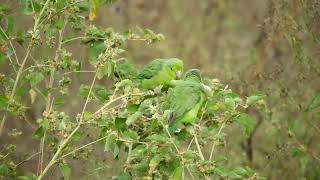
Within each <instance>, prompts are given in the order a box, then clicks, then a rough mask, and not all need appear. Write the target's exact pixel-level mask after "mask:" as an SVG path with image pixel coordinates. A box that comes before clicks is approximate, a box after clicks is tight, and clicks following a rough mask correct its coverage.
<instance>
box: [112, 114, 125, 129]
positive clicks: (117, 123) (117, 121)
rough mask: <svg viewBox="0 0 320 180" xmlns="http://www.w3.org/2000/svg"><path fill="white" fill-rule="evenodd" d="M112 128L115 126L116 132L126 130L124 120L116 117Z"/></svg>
mask: <svg viewBox="0 0 320 180" xmlns="http://www.w3.org/2000/svg"><path fill="white" fill-rule="evenodd" d="M114 126H115V128H116V130H118V131H123V130H125V129H126V118H119V117H116V119H115V120H114Z"/></svg>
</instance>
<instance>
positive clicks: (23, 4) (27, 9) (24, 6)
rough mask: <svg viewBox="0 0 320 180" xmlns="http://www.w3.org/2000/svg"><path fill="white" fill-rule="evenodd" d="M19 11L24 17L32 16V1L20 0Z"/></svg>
mask: <svg viewBox="0 0 320 180" xmlns="http://www.w3.org/2000/svg"><path fill="white" fill-rule="evenodd" d="M19 11H20V13H21V14H23V15H30V14H31V13H32V12H33V10H32V5H31V0H20V8H19Z"/></svg>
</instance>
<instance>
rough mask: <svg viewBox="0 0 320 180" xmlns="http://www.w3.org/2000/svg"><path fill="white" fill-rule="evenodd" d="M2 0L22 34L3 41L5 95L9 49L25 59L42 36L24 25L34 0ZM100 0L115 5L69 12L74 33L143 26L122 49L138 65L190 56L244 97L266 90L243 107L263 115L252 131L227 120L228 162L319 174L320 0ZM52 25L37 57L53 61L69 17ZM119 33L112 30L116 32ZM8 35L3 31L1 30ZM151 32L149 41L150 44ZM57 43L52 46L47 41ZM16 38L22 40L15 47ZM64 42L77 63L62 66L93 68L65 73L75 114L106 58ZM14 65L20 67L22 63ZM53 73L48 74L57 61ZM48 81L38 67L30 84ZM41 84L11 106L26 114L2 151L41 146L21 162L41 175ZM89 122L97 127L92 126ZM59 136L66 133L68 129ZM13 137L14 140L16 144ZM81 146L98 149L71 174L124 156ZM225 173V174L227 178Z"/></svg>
mask: <svg viewBox="0 0 320 180" xmlns="http://www.w3.org/2000/svg"><path fill="white" fill-rule="evenodd" d="M0 2H1V8H0V17H1V18H0V21H1V22H0V24H1V28H2V30H3V31H5V32H6V33H7V34H10V33H12V34H14V35H13V36H12V37H14V38H13V39H12V43H13V44H12V45H11V44H10V43H8V41H6V42H5V43H4V42H1V43H0V45H1V46H0V52H1V56H0V63H1V67H0V69H1V74H0V75H1V76H0V78H1V79H0V81H2V80H3V81H2V83H1V84H4V85H5V86H1V90H2V91H1V93H3V92H10V89H12V83H13V82H12V80H11V81H9V82H6V83H5V82H4V79H5V76H6V75H12V74H14V72H13V71H12V70H11V69H10V67H12V66H10V65H12V64H13V63H10V62H9V61H8V60H7V59H8V58H7V57H10V58H11V60H12V61H15V53H14V52H16V53H17V56H18V57H19V59H22V58H23V57H24V54H25V51H26V50H27V46H25V44H24V43H26V42H24V41H28V42H30V38H31V37H37V36H35V32H32V33H29V34H28V33H27V32H25V30H26V29H27V28H29V29H30V28H32V24H33V21H32V13H31V12H30V9H28V8H26V7H24V5H25V3H27V2H29V1H28V0H19V1H17V0H14V1H9V0H7V1H6V0H0ZM35 2H40V1H35ZM41 2H42V1H41ZM70 2H73V1H70ZM90 2H95V1H90ZM101 2H105V3H107V5H106V6H101V7H98V6H97V7H95V6H94V5H91V6H90V9H87V10H86V11H84V12H83V13H82V14H81V15H82V16H76V15H74V16H73V14H72V12H73V11H72V10H71V11H70V12H71V13H70V14H69V15H70V17H69V18H70V19H71V20H74V22H72V21H71V22H70V27H68V28H67V29H66V31H67V32H68V33H69V32H70V38H72V37H74V36H79V34H77V32H76V31H75V32H73V30H77V29H79V30H80V29H82V28H83V26H84V24H81V23H79V22H82V21H80V20H78V19H77V18H80V19H81V18H84V19H85V21H86V22H87V23H88V24H94V25H96V26H97V27H101V28H109V27H112V28H114V31H115V32H126V31H127V30H128V29H133V31H134V32H132V33H133V34H135V33H136V34H137V37H134V36H131V38H132V39H135V40H136V41H133V40H132V41H131V40H130V38H128V39H126V40H128V41H127V42H126V44H123V45H124V46H125V47H123V49H125V50H126V52H125V53H124V54H123V56H124V58H125V60H126V61H127V62H130V63H133V64H135V65H136V67H139V68H140V67H142V66H143V65H145V64H146V63H147V62H149V61H150V60H151V59H154V58H158V57H161V58H169V57H178V58H180V59H183V60H184V62H185V64H186V69H188V68H199V69H201V71H202V72H203V74H204V75H205V76H206V77H210V78H217V79H220V80H221V82H222V84H227V85H228V86H229V87H230V88H231V89H233V91H234V92H236V93H238V94H240V96H241V97H242V98H243V99H245V98H246V97H248V96H250V95H252V94H256V95H257V96H258V97H260V96H261V97H262V96H263V97H264V100H265V101H261V102H260V103H261V104H259V105H260V106H252V107H251V106H249V107H248V108H243V109H241V110H240V111H243V112H245V113H248V114H249V115H250V116H251V117H253V118H254V119H255V123H254V125H253V127H252V129H251V131H249V134H247V136H246V135H244V134H243V132H242V131H241V130H240V129H239V128H238V125H237V124H231V125H230V126H228V127H226V131H225V132H224V134H226V136H225V142H224V143H221V144H223V145H224V146H222V145H221V146H217V147H216V151H217V152H215V155H219V156H221V157H227V160H226V159H224V160H223V162H224V167H225V168H226V169H232V168H234V167H239V166H241V167H250V169H253V170H254V171H255V172H257V173H258V174H259V175H261V176H263V177H266V178H267V179H318V178H319V177H320V151H319V149H320V147H319V146H320V143H319V142H320V31H319V29H320V2H319V1H318V0H246V1H244V0H240V1H231V0H202V1H188V2H186V1H183V0H171V1H169V0H162V1H148V0H118V1H114V2H112V3H111V1H101ZM93 4H94V3H93ZM83 8H85V7H83ZM35 9H37V7H35ZM31 11H32V10H31ZM88 11H90V12H91V13H89V12H88ZM48 12H51V11H48ZM93 12H97V14H96V13H93ZM37 13H39V12H37ZM45 13H47V12H45ZM27 15H28V16H27ZM47 15H48V14H47ZM8 17H9V18H8ZM54 17H55V16H54ZM45 20H47V19H45ZM50 23H51V24H53V26H55V28H56V30H52V26H49V25H48V27H44V30H45V31H44V33H45V34H46V36H47V37H52V38H48V39H46V40H47V41H46V42H41V43H43V44H46V45H41V43H40V42H39V43H40V45H39V44H36V46H37V48H36V49H34V50H33V53H32V56H30V59H36V60H37V59H41V60H42V61H43V63H44V64H45V63H46V62H49V60H47V61H46V59H45V58H46V57H54V56H55V51H56V43H57V42H58V41H59V40H58V33H59V32H58V31H59V29H60V28H62V27H61V26H63V25H64V22H59V21H54V22H50ZM50 23H49V22H48V24H50ZM13 24H14V25H13ZM145 28H147V29H151V30H153V31H155V32H159V33H162V34H163V35H164V38H165V40H162V41H160V42H157V41H158V40H161V39H162V38H163V36H162V35H161V34H157V33H153V31H151V30H150V31H149V30H143V29H145ZM53 29H54V28H53ZM114 31H113V30H112V31H111V30H110V31H109V33H110V32H112V33H114ZM91 33H92V31H91ZM95 33H96V32H95ZM112 33H111V34H112ZM30 34H31V36H30ZM107 34H108V33H107ZM1 35H2V36H3V33H2V34H1ZM32 35H33V36H32ZM91 35H92V34H91ZM94 35H96V34H94ZM98 35H99V33H98ZM100 35H101V34H100ZM105 35H106V34H103V36H105ZM92 36H93V35H92ZM65 38H66V39H70V38H69V37H65ZM25 39H27V40H25ZM115 39H117V38H115ZM115 39H113V40H115ZM120 39H121V38H120ZM121 40H123V39H121ZM121 40H120V41H121ZM146 40H147V43H142V42H144V41H146ZM95 41H96V39H95ZM140 41H141V42H140ZM82 42H84V41H82ZM87 42H90V39H87ZM151 42H157V43H151ZM85 43H86V42H85ZM148 43H151V44H148ZM50 44H52V49H48V46H49V45H50ZM11 46H14V47H15V51H14V50H13V49H12V48H11ZM65 47H66V48H68V50H69V51H70V52H71V53H72V58H74V59H72V60H73V61H71V63H70V61H69V60H70V58H71V57H70V55H69V54H68V52H65V53H61V54H60V55H62V56H63V57H64V58H65V59H67V60H66V61H65V62H68V63H69V64H68V63H67V64H62V65H61V66H62V67H61V68H64V67H65V68H67V69H68V68H70V70H71V71H77V70H79V69H78V68H79V66H80V65H79V64H77V63H78V62H79V61H80V62H81V70H87V71H88V73H79V74H77V75H74V76H72V83H71V84H70V85H69V84H68V79H65V80H63V81H61V83H62V84H61V85H62V86H61V89H60V90H61V91H63V90H64V89H63V82H64V83H67V84H68V85H69V86H70V89H69V93H68V96H63V97H60V99H59V100H60V101H58V102H57V103H58V104H59V102H62V101H63V100H64V102H69V104H68V105H64V106H61V107H62V108H63V109H64V111H65V112H68V114H69V116H72V117H75V116H76V115H77V113H79V112H81V111H82V106H83V103H84V101H83V100H82V99H81V98H79V95H78V91H79V87H80V84H89V85H90V82H91V81H92V78H93V74H92V73H90V72H89V71H92V70H93V69H92V68H90V66H89V65H90V64H91V65H92V64H93V65H94V66H98V65H97V64H94V63H93V62H92V61H90V59H95V58H97V57H95V56H93V57H92V54H95V52H94V51H95V50H94V49H91V51H90V48H89V50H88V48H87V47H85V46H83V45H81V44H80V40H76V41H70V42H66V43H65ZM87 50H88V51H87ZM13 51H14V52H13ZM62 56H61V57H62ZM90 57H92V58H90ZM68 58H69V59H68ZM88 58H89V61H88V60H87V59H88ZM76 59H77V60H76ZM78 60H79V61H78ZM119 61H123V59H119ZM27 65H31V63H30V64H28V63H27ZM9 66H10V67H9ZM110 66H112V67H113V64H112V65H110V64H109V65H108V67H110ZM13 67H14V66H13ZM15 68H17V69H18V66H16V67H15ZM17 69H16V70H17ZM47 71H48V72H50V69H48V70H47ZM100 72H102V74H103V75H102V77H103V76H104V75H108V74H109V73H110V72H109V70H108V69H105V68H104V69H103V68H102V70H100ZM58 78H60V77H57V79H58ZM43 79H45V78H44V77H41V76H37V75H35V74H34V73H33V74H32V73H31V75H29V77H26V80H23V81H22V83H26V82H30V83H31V86H33V85H37V84H38V82H40V81H41V80H43ZM106 79H107V78H104V79H103V78H102V79H101V80H98V82H99V84H105V85H110V84H111V85H112V84H113V82H115V80H113V79H112V80H110V78H109V79H107V80H106ZM27 80H28V81H27ZM13 81H14V80H13ZM32 83H33V85H32ZM33 89H35V90H34V91H36V92H34V91H29V92H27V95H24V96H21V98H22V99H25V101H24V103H26V104H28V108H27V107H24V106H21V104H15V105H14V106H13V108H18V109H15V110H16V112H20V111H21V112H25V113H23V116H22V117H19V118H12V117H11V118H10V117H9V118H8V120H7V122H6V125H5V129H4V130H5V131H4V133H3V134H4V135H1V136H0V142H1V145H2V146H3V147H0V148H1V149H0V151H1V155H2V157H0V158H1V160H3V159H4V158H3V155H6V154H10V156H11V157H10V158H12V161H13V162H21V161H22V160H23V159H26V158H28V157H30V155H32V154H35V156H36V157H37V158H30V160H28V161H27V162H26V163H23V164H21V169H19V170H21V171H31V172H33V173H36V172H37V170H38V169H39V167H37V165H38V164H39V163H38V159H40V158H38V156H39V153H37V152H38V150H39V148H38V147H39V140H36V139H34V138H32V133H33V131H34V129H35V128H36V127H37V126H38V125H37V123H36V120H37V119H39V118H41V117H42V116H43V112H44V110H45V109H46V108H48V107H43V106H42V105H43V102H41V100H39V96H41V93H39V92H38V91H37V90H36V88H33ZM88 89H90V86H89V87H87V86H81V88H80V95H81V92H82V94H84V96H85V95H86V94H87V93H86V92H88ZM19 90H20V91H19ZM19 92H20V95H21V94H22V90H21V89H18V91H17V94H18V95H19ZM97 92H100V95H102V99H103V97H107V96H110V93H112V92H107V90H105V89H103V88H101V87H100V91H99V88H98V87H97V89H96V91H95V93H96V94H99V93H97ZM34 94H38V95H37V100H34ZM39 94H40V95H39ZM1 95H2V94H1ZM98 97H100V96H99V95H98ZM250 97H253V96H250ZM57 98H59V97H58V96H57ZM33 101H35V102H33ZM3 102H5V99H0V105H1V103H3ZM26 104H24V105H26ZM247 104H248V102H247ZM249 104H250V103H249ZM2 105H3V104H2ZM26 106H27V105H26ZM89 109H90V110H91V109H97V107H96V106H95V105H92V106H90V107H89ZM1 113H4V111H1ZM57 116H59V114H58V115H57ZM60 116H61V115H60ZM13 117H14V116H13ZM63 117H64V116H63ZM1 118H2V114H1ZM24 120H25V121H24ZM87 130H88V132H91V131H94V130H92V129H90V128H88V129H87ZM60 136H61V137H64V134H61V135H60ZM94 140H95V137H94V136H93V135H92V134H91V133H88V137H87V140H85V141H87V142H91V141H94ZM10 144H15V145H16V149H15V148H14V147H15V146H14V145H10ZM40 144H41V143H40ZM82 144H84V143H82ZM200 144H201V142H200ZM102 150H103V149H102ZM89 152H90V153H89ZM82 153H83V154H81V155H83V156H86V155H87V154H86V153H89V154H90V155H87V156H88V159H87V160H85V161H84V162H87V163H86V164H79V162H76V161H73V160H68V163H69V164H70V166H71V167H75V168H76V169H77V170H76V171H74V170H72V176H71V177H74V178H76V177H78V176H79V177H81V176H83V174H86V175H87V176H86V177H82V178H85V179H86V178H89V179H90V178H91V177H92V178H95V179H99V178H103V176H106V175H108V176H111V175H114V174H116V173H118V172H119V168H118V167H119V166H120V162H119V161H114V160H112V158H110V157H106V155H105V152H102V151H101V150H100V151H99V150H96V148H94V147H89V148H88V152H87V151H84V152H82ZM122 153H123V152H122ZM203 153H204V155H205V156H207V155H209V154H210V149H208V151H206V150H205V149H204V152H203ZM51 155H52V154H49V155H47V156H48V157H43V158H44V159H45V161H46V162H47V161H49V160H50V157H51ZM94 156H96V157H99V158H100V159H102V161H101V162H98V161H96V160H94V159H93V158H92V157H94ZM105 162H107V166H106V164H105ZM110 163H112V164H110ZM11 165H12V164H11ZM63 165H64V164H63V163H62V166H61V167H60V169H62V170H63V172H66V173H67V174H68V167H64V166H63ZM8 166H10V162H9V165H8ZM19 167H20V165H19ZM241 170H242V171H244V170H245V169H241ZM241 170H238V171H241ZM3 171H7V170H6V169H5V168H4V166H0V172H3ZM235 171H236V170H235ZM76 172H78V173H76ZM230 172H231V171H230ZM246 172H251V170H248V171H246ZM50 173H51V174H50V175H52V179H56V178H58V177H61V174H60V172H58V168H57V169H54V168H53V169H52V171H51V172H50ZM226 177H227V178H228V177H229V178H232V177H231V176H226ZM226 177H225V176H220V178H226Z"/></svg>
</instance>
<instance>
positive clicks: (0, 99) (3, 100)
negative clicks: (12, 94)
mask: <svg viewBox="0 0 320 180" xmlns="http://www.w3.org/2000/svg"><path fill="white" fill-rule="evenodd" d="M8 101H9V99H8V98H7V97H6V96H0V109H3V110H5V109H7V106H8Z"/></svg>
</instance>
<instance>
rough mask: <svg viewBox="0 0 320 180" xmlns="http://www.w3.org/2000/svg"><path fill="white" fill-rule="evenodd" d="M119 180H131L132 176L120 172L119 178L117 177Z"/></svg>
mask: <svg viewBox="0 0 320 180" xmlns="http://www.w3.org/2000/svg"><path fill="white" fill-rule="evenodd" d="M117 179H118V180H131V177H130V174H129V173H127V172H123V171H122V172H120V173H119V175H118V177H117Z"/></svg>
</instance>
